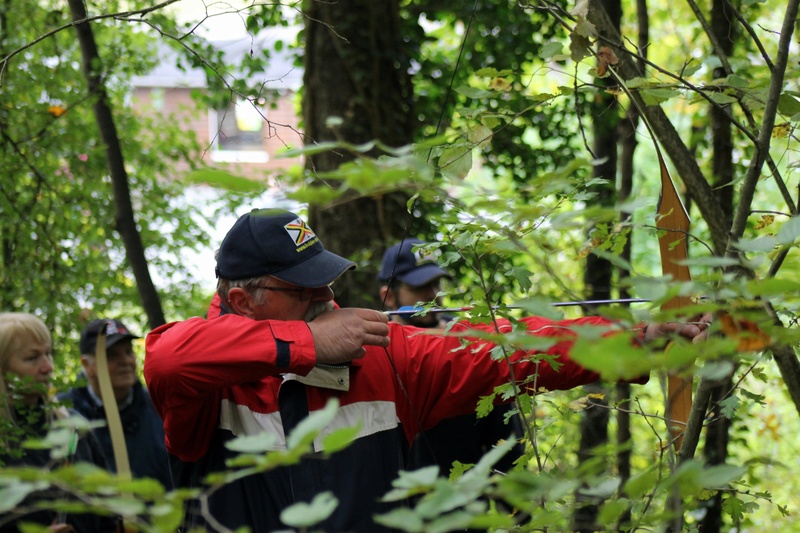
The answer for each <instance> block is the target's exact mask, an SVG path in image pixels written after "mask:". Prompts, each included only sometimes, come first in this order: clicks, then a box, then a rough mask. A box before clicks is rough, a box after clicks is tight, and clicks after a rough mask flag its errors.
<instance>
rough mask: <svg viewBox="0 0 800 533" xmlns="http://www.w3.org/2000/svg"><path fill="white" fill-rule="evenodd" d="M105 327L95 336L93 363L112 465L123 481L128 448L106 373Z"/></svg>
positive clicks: (128, 469) (127, 467)
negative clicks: (112, 458) (111, 455)
mask: <svg viewBox="0 0 800 533" xmlns="http://www.w3.org/2000/svg"><path fill="white" fill-rule="evenodd" d="M106 327H107V324H105V325H103V327H102V328H100V331H99V332H98V334H97V347H96V348H95V354H94V355H95V361H96V362H97V379H98V381H99V382H100V397H101V398H102V400H103V410H104V411H105V414H106V422H107V423H108V432H109V433H110V434H111V447H112V449H113V450H114V464H115V465H116V467H117V475H118V476H119V477H120V478H122V479H123V480H129V479H131V463H130V460H129V459H128V448H127V446H126V445H125V433H124V431H123V430H122V419H121V418H120V416H119V406H118V405H117V397H116V396H114V389H113V388H112V386H111V375H110V374H109V372H108V355H107V353H106Z"/></svg>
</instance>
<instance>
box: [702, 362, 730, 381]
mask: <svg viewBox="0 0 800 533" xmlns="http://www.w3.org/2000/svg"><path fill="white" fill-rule="evenodd" d="M733 368H734V365H733V362H731V361H715V362H710V363H707V364H706V365H705V366H703V368H701V369H700V370H699V371H698V375H699V376H700V377H702V378H705V379H708V380H711V381H717V380H720V379H724V378H726V377H728V376H730V375H731V373H732V372H733Z"/></svg>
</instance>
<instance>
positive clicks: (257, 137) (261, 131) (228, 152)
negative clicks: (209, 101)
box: [210, 97, 269, 163]
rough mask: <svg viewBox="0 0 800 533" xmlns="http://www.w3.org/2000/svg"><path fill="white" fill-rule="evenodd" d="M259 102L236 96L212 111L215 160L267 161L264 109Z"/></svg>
mask: <svg viewBox="0 0 800 533" xmlns="http://www.w3.org/2000/svg"><path fill="white" fill-rule="evenodd" d="M260 104H261V103H260V102H258V103H254V102H251V101H250V100H246V99H243V98H238V97H237V98H235V99H231V100H230V102H229V103H228V107H227V108H223V109H217V110H215V111H212V113H211V120H210V122H211V124H210V126H211V135H212V137H214V150H213V152H212V158H213V159H214V161H220V162H237V163H266V162H267V161H268V160H269V154H267V152H266V150H264V135H265V128H266V124H267V122H266V119H265V115H266V108H265V107H264V106H263V105H260Z"/></svg>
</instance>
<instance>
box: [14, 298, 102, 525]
mask: <svg viewBox="0 0 800 533" xmlns="http://www.w3.org/2000/svg"><path fill="white" fill-rule="evenodd" d="M53 369H54V366H53V355H52V342H51V338H50V331H49V330H48V329H47V326H45V324H44V322H42V321H41V320H40V319H39V318H37V317H36V316H34V315H31V314H28V313H0V370H1V371H2V373H0V422H2V424H3V431H2V435H0V463H2V465H3V466H31V467H39V468H42V469H47V470H53V469H55V468H57V467H59V466H62V465H64V464H66V463H68V462H69V463H75V462H87V463H92V464H94V465H96V466H99V467H101V468H105V467H106V464H105V461H104V459H103V456H102V452H100V448H99V446H98V445H97V442H96V441H95V440H94V438H93V437H92V434H91V433H86V434H84V435H79V434H78V433H73V434H72V437H71V438H69V439H68V442H67V444H66V446H65V449H61V450H59V449H56V448H53V449H33V448H29V447H25V446H23V442H24V441H26V440H28V439H34V440H36V439H43V438H44V437H45V436H46V435H47V433H48V431H49V430H50V429H51V428H52V424H53V422H55V421H56V420H63V419H66V418H68V417H70V416H71V413H70V412H68V411H67V410H66V409H65V408H64V407H60V406H57V404H55V403H53V402H50V401H49V391H48V389H49V386H50V379H51V376H52V373H53ZM76 416H77V415H76ZM73 431H74V430H73ZM17 490H19V486H17ZM74 499H75V498H74V497H73V496H72V495H71V494H68V493H67V492H65V491H63V490H60V489H57V488H55V487H48V488H45V489H38V490H36V491H34V492H32V493H30V494H28V495H27V496H26V497H25V498H24V499H23V500H22V501H21V502H20V503H19V504H17V505H15V506H14V508H13V509H12V510H11V511H9V512H6V513H3V514H0V532H3V533H5V532H9V533H10V532H17V531H19V530H20V529H19V527H20V524H21V523H23V522H28V523H33V524H38V525H40V526H45V527H48V528H49V530H50V531H52V532H56V533H67V532H75V533H96V532H103V533H105V532H113V531H115V530H116V528H117V526H118V521H117V520H116V519H114V518H113V517H102V516H96V515H94V514H89V513H82V514H81V513H69V514H66V515H65V514H62V513H57V512H56V511H53V510H49V509H47V508H46V505H43V504H45V503H46V502H47V501H55V500H63V501H69V500H74ZM4 503H5V502H4Z"/></svg>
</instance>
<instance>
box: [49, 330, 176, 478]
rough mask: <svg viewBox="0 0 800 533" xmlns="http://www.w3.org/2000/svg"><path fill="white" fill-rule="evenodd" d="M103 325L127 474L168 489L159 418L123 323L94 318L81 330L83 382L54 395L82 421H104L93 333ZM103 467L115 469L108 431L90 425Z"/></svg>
mask: <svg viewBox="0 0 800 533" xmlns="http://www.w3.org/2000/svg"><path fill="white" fill-rule="evenodd" d="M103 327H105V328H106V350H107V358H108V371H109V375H110V378H111V386H112V388H113V390H114V396H115V398H116V400H117V406H118V408H119V415H120V419H121V421H122V429H123V431H124V433H125V445H126V448H127V450H128V458H129V460H130V466H131V474H132V475H133V477H136V478H142V477H147V478H153V479H155V480H158V481H159V482H160V483H161V485H162V486H163V487H164V488H165V489H166V490H171V489H172V488H173V482H172V474H171V470H170V465H169V457H168V455H167V448H166V445H165V443H164V423H163V422H162V421H161V418H160V417H159V416H158V413H156V411H155V409H154V408H153V402H152V400H151V399H150V394H149V393H148V392H147V389H145V387H144V386H143V385H142V382H141V381H140V380H139V376H138V374H137V371H136V367H137V364H136V353H135V352H134V350H133V342H132V341H133V340H134V339H138V338H139V337H137V336H136V335H134V334H133V333H131V331H130V330H129V329H128V327H127V326H125V324H123V323H122V322H120V321H119V320H113V319H95V320H92V321H91V322H89V324H87V325H86V327H85V328H84V329H83V331H82V332H81V338H80V351H81V364H82V365H83V374H84V376H85V377H86V381H87V383H86V385H85V386H82V387H75V388H72V389H70V390H68V391H66V392H64V393H62V394H59V395H58V399H59V400H60V401H62V402H64V403H65V404H66V405H68V406H71V407H72V408H73V409H75V411H77V412H78V413H80V414H81V415H83V417H84V418H86V419H87V420H106V414H105V410H104V408H103V399H102V394H101V393H100V382H99V376H98V368H97V361H96V360H95V348H96V347H97V335H98V333H99V332H100V330H101V328H103ZM94 434H95V436H96V438H97V440H98V442H99V443H100V446H101V449H102V450H103V455H104V456H105V459H106V463H107V464H108V466H109V470H110V471H112V472H115V471H116V464H115V461H114V451H113V447H112V444H111V434H110V432H109V428H108V426H103V427H99V428H96V429H95V430H94Z"/></svg>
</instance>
